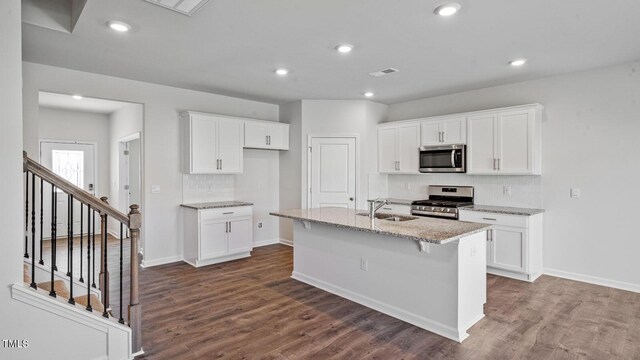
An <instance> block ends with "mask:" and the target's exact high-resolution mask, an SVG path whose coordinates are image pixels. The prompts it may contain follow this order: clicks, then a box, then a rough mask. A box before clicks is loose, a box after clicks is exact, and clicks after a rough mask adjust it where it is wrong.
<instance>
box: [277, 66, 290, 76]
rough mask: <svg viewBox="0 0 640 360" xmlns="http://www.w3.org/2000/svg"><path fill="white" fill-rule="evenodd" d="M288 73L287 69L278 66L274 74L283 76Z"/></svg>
mask: <svg viewBox="0 0 640 360" xmlns="http://www.w3.org/2000/svg"><path fill="white" fill-rule="evenodd" d="M288 73H289V70H287V69H285V68H280V69H277V70H276V74H278V75H280V76H285V75H287V74H288Z"/></svg>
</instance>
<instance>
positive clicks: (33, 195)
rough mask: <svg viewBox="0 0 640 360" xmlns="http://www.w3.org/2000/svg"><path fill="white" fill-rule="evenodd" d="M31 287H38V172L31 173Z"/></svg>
mask: <svg viewBox="0 0 640 360" xmlns="http://www.w3.org/2000/svg"><path fill="white" fill-rule="evenodd" d="M27 176H29V173H27ZM31 287H32V288H34V289H37V288H38V286H37V285H36V174H34V173H31Z"/></svg>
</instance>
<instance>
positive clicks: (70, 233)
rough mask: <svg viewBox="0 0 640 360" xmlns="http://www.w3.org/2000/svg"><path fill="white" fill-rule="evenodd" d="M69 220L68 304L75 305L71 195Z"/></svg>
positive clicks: (71, 196) (70, 197) (71, 199)
mask: <svg viewBox="0 0 640 360" xmlns="http://www.w3.org/2000/svg"><path fill="white" fill-rule="evenodd" d="M67 206H68V207H69V218H68V220H69V221H68V223H69V225H68V227H67V233H68V235H67V236H68V237H67V244H69V245H68V247H69V272H68V275H69V304H75V303H76V300H75V299H74V298H73V195H71V194H69V205H67Z"/></svg>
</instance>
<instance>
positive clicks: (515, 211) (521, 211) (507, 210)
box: [460, 205, 544, 216]
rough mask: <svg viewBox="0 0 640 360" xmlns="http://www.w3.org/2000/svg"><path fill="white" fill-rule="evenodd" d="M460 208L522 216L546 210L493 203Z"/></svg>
mask: <svg viewBox="0 0 640 360" xmlns="http://www.w3.org/2000/svg"><path fill="white" fill-rule="evenodd" d="M460 210H469V211H482V212H488V213H494V214H506V215H520V216H532V215H536V214H540V213H543V212H544V209H527V208H517V207H505V206H491V205H471V206H465V207H461V208H460Z"/></svg>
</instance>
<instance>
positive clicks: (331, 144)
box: [309, 137, 357, 209]
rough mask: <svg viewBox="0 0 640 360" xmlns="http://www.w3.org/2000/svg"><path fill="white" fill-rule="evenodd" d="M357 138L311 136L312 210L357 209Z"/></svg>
mask: <svg viewBox="0 0 640 360" xmlns="http://www.w3.org/2000/svg"><path fill="white" fill-rule="evenodd" d="M356 145H357V142H356V138H355V137H312V138H311V141H310V151H311V156H310V164H309V166H310V179H309V180H310V181H309V185H310V190H311V191H310V195H311V201H310V202H309V204H310V206H309V207H310V208H321V207H329V206H335V207H342V208H349V209H355V208H356V181H357V176H356Z"/></svg>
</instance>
